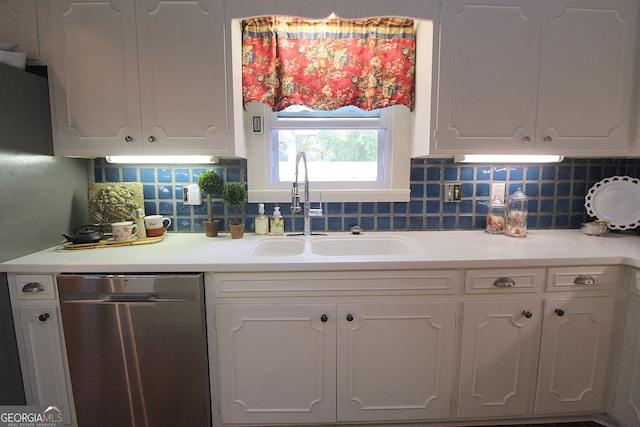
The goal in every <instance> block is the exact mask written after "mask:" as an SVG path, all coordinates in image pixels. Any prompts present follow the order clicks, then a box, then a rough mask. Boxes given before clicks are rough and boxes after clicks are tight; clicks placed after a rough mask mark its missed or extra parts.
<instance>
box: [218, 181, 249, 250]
mask: <svg viewBox="0 0 640 427" xmlns="http://www.w3.org/2000/svg"><path fill="white" fill-rule="evenodd" d="M222 201H223V202H225V203H226V204H227V205H229V206H233V207H234V208H235V218H234V221H233V222H232V223H231V224H230V225H229V228H230V229H231V238H232V239H242V237H243V236H244V223H243V222H242V218H240V215H239V211H240V207H241V206H242V205H243V204H245V203H246V202H247V189H246V188H244V185H242V184H240V183H239V182H232V183H231V184H227V185H226V186H225V187H224V190H223V192H222Z"/></svg>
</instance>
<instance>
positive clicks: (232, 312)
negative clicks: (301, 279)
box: [216, 304, 336, 424]
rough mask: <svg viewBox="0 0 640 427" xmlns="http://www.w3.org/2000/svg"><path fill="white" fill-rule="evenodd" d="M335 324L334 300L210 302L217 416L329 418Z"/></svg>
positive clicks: (238, 419) (266, 420)
mask: <svg viewBox="0 0 640 427" xmlns="http://www.w3.org/2000/svg"><path fill="white" fill-rule="evenodd" d="M323 316H326V317H323ZM335 328H336V318H335V306H334V305H315V304H301V305H244V304H242V305H241V304H237V305H236V304H233V305H219V306H217V307H216V331H217V335H218V363H219V372H220V384H219V386H220V409H221V416H222V422H223V423H225V424H226V423H231V424H236V423H254V424H270V423H300V424H307V423H318V422H334V421H335V416H336V413H335V402H336V394H335V391H336V369H335V363H336V339H335V333H336V330H335Z"/></svg>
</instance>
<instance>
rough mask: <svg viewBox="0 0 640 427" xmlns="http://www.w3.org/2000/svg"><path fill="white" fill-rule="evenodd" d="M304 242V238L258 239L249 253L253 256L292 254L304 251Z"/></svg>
mask: <svg viewBox="0 0 640 427" xmlns="http://www.w3.org/2000/svg"><path fill="white" fill-rule="evenodd" d="M305 244H306V240H305V239H304V238H295V237H292V238H289V237H286V238H285V237H276V238H268V239H262V240H258V241H257V242H256V243H255V244H254V245H253V246H252V247H251V249H249V253H251V254H252V255H255V256H294V255H300V254H301V253H303V252H304V248H305Z"/></svg>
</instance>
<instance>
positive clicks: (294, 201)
mask: <svg viewBox="0 0 640 427" xmlns="http://www.w3.org/2000/svg"><path fill="white" fill-rule="evenodd" d="M300 159H302V161H303V163H304V232H303V233H302V234H303V235H305V236H310V235H311V217H312V216H322V207H320V208H317V209H311V206H310V204H311V203H310V202H309V171H308V169H307V155H306V154H305V152H304V151H301V152H299V153H298V155H297V156H296V179H295V181H294V182H293V188H292V189H291V212H293V213H298V212H300V211H301V210H302V209H301V208H300V193H299V191H298V166H299V165H300Z"/></svg>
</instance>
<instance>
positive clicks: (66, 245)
mask: <svg viewBox="0 0 640 427" xmlns="http://www.w3.org/2000/svg"><path fill="white" fill-rule="evenodd" d="M166 234H167V233H165V234H163V235H162V236H158V237H146V238H144V239H135V240H100V241H99V242H96V243H71V242H62V244H61V245H62V248H63V249H96V248H115V247H121V246H134V245H148V244H150V243H159V242H162V241H163V240H164V236H165V235H166Z"/></svg>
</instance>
